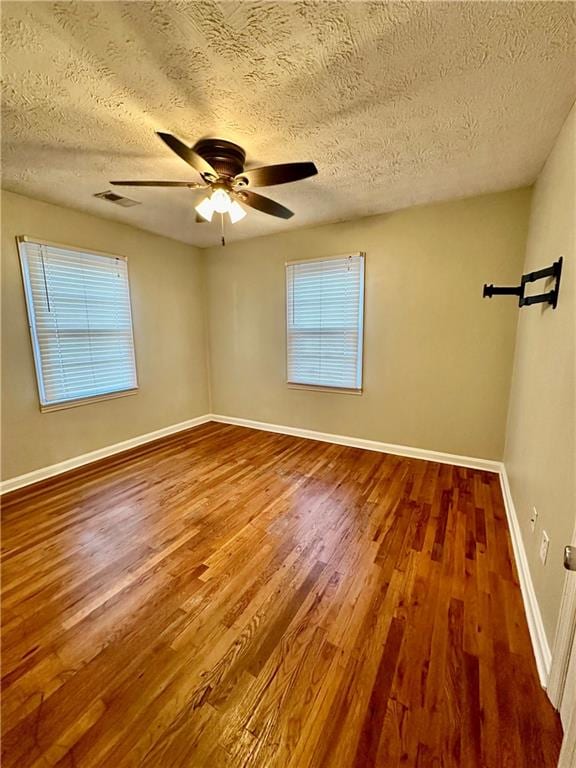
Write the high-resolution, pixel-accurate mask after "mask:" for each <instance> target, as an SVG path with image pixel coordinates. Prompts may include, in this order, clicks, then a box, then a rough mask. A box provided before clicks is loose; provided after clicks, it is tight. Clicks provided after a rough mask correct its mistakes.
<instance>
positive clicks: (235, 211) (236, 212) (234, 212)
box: [228, 200, 246, 224]
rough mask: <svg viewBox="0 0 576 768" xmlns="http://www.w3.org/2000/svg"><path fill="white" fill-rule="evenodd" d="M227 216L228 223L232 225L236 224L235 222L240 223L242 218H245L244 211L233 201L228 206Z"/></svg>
mask: <svg viewBox="0 0 576 768" xmlns="http://www.w3.org/2000/svg"><path fill="white" fill-rule="evenodd" d="M228 215H229V216H230V221H231V222H232V224H236V222H237V221H240V220H241V219H243V218H244V216H246V211H245V210H244V208H242V206H241V205H240V204H239V203H237V202H236V200H233V201H232V203H231V205H230V209H229V211H228Z"/></svg>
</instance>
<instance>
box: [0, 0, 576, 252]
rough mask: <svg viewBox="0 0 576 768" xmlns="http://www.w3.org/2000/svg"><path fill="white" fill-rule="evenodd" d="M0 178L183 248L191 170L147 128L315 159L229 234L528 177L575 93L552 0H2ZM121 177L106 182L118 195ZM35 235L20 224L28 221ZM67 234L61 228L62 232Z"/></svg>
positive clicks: (204, 231) (251, 156)
mask: <svg viewBox="0 0 576 768" xmlns="http://www.w3.org/2000/svg"><path fill="white" fill-rule="evenodd" d="M2 10H3V14H2V15H3V20H2V21H3V29H2V35H3V47H2V65H3V81H4V100H3V113H4V122H3V150H4V154H3V186H5V187H6V188H7V189H10V190H13V191H15V192H20V193H22V194H25V195H30V196H32V197H37V198H41V199H44V200H49V201H52V202H55V203H60V204H62V205H66V206H71V207H74V208H79V209H82V210H85V211H90V212H93V213H96V214H99V215H102V216H105V217H108V218H113V219H118V220H120V221H124V222H128V223H131V224H134V225H136V226H138V227H142V228H144V229H149V230H151V231H153V232H158V233H161V234H163V235H168V236H170V237H174V238H177V239H179V240H184V241H186V242H190V243H194V244H197V245H202V246H205V245H211V244H214V243H217V242H218V228H217V226H215V225H208V224H196V223H195V222H194V215H193V214H194V211H193V204H194V202H195V201H198V199H199V198H198V194H199V193H194V192H191V191H189V190H141V189H134V188H126V189H122V190H120V191H121V192H122V193H123V194H125V195H127V196H129V197H133V198H135V199H136V200H140V201H141V202H142V203H143V205H141V206H137V207H134V208H127V209H123V208H119V207H117V206H114V205H112V204H110V203H107V202H105V201H102V200H97V199H95V198H94V197H92V195H93V194H94V193H96V192H101V191H103V190H106V189H109V184H108V182H109V180H110V179H119V178H135V179H139V178H140V179H154V178H158V179H190V180H193V179H197V176H196V175H195V173H194V171H193V170H192V169H190V168H188V167H187V166H186V164H185V163H183V162H182V161H181V160H180V159H178V158H177V157H176V156H175V155H173V154H172V153H171V152H170V151H169V150H168V149H167V147H165V146H164V145H163V144H162V143H161V142H160V141H159V140H158V139H157V138H156V137H155V135H154V131H157V130H162V131H168V132H171V133H174V134H176V135H178V136H179V137H181V138H182V139H183V140H185V141H187V142H188V143H190V144H193V143H194V142H195V141H196V140H197V139H199V138H200V137H203V136H221V137H223V138H226V139H229V140H231V141H235V142H237V143H239V144H241V145H242V146H243V147H244V148H245V149H246V151H247V155H248V163H247V164H248V165H250V164H252V165H254V166H256V165H263V164H267V163H275V162H276V163H278V162H290V161H297V160H313V161H315V162H316V164H317V166H318V169H319V176H317V177H315V178H312V179H307V180H305V181H301V182H298V183H295V184H289V185H286V186H278V187H270V188H267V189H262V192H263V193H264V194H268V195H269V196H270V197H273V198H275V199H277V200H278V201H279V202H281V203H284V204H285V205H287V206H289V207H290V208H292V209H293V210H294V211H295V213H296V215H295V216H294V218H293V219H292V220H291V221H289V222H285V221H281V220H278V219H274V218H272V217H269V216H266V215H264V214H262V213H259V212H257V211H253V210H251V209H248V210H249V213H248V216H247V217H246V218H245V219H244V221H242V222H241V223H239V224H236V225H234V226H233V227H229V228H228V237H229V239H230V240H232V239H235V238H244V237H251V236H255V235H259V234H265V233H269V232H275V231H279V230H282V229H287V228H291V227H301V226H303V225H310V224H314V223H318V222H326V221H338V220H342V219H350V218H355V217H358V216H365V215H368V214H373V213H379V212H384V211H390V210H394V209H398V208H403V207H407V206H411V205H415V204H420V203H428V202H432V201H437V200H446V199H449V198H454V197H462V196H468V195H476V194H480V193H484V192H491V191H495V190H501V189H506V188H511V187H518V186H521V185H524V184H529V183H531V182H533V181H534V179H535V177H536V175H537V174H538V172H539V171H540V169H541V167H542V165H543V162H544V160H545V158H546V156H547V154H548V152H549V151H550V149H551V147H552V145H553V142H554V139H555V137H556V135H557V134H558V131H559V130H560V127H561V125H562V122H563V120H564V118H565V117H566V115H567V113H568V111H569V109H570V107H571V104H572V102H573V100H574V95H575V77H574V62H575V60H574V55H575V54H574V5H573V4H572V3H568V2H565V3H563V2H561V3H556V2H539V3H531V2H520V3H513V2H511V3H500V2H487V3H483V2H462V3H455V2H452V3H417V2H397V3H381V2H379V3H361V2H353V3H342V2H334V3H326V2H323V3H314V2H301V3H288V2H280V3H261V2H242V3H204V2H156V3H144V2H124V3H116V2H98V3H92V2H75V3H68V2H60V3H44V2H43V3H39V2H14V3H12V2H4V3H2ZM117 191H118V190H117ZM32 234H33V233H32ZM62 239H63V240H66V233H62Z"/></svg>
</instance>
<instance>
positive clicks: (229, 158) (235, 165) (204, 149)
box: [193, 139, 246, 179]
mask: <svg viewBox="0 0 576 768" xmlns="http://www.w3.org/2000/svg"><path fill="white" fill-rule="evenodd" d="M193 150H194V152H196V153H197V154H199V155H200V156H201V157H203V158H204V160H206V161H207V162H208V163H210V165H211V166H212V167H213V168H214V170H216V171H217V173H218V176H220V177H224V178H227V179H232V178H234V176H237V175H238V174H239V173H242V171H243V170H244V163H245V161H246V153H245V152H244V150H243V149H242V147H239V146H238V144H233V143H232V142H231V141H225V140H224V139H201V140H200V141H199V142H197V143H196V144H195V145H194V147H193Z"/></svg>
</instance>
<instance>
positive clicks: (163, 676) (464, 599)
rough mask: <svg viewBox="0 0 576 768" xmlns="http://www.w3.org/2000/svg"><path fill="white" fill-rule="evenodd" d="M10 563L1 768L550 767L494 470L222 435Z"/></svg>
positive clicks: (124, 476)
mask: <svg viewBox="0 0 576 768" xmlns="http://www.w3.org/2000/svg"><path fill="white" fill-rule="evenodd" d="M3 552H4V564H3V592H2V604H3V658H2V664H3V678H2V682H3V740H2V744H3V761H2V765H3V766H4V768H11V767H12V766H14V767H17V768H26V767H27V766H52V765H58V766H67V767H71V766H77V767H81V768H90V767H91V766H94V767H96V766H98V767H99V768H100V767H101V766H114V768H120V767H121V766H145V767H147V768H149V767H150V766H157V767H160V766H161V768H170V767H171V766H185V767H186V768H202V767H205V768H220V767H221V766H222V767H224V766H227V767H229V768H231V767H234V768H240V767H242V768H248V767H251V768H272V767H274V768H370V767H371V766H378V767H379V768H394V767H395V766H408V767H411V766H415V767H417V768H427V767H428V766H430V767H431V766H435V767H436V768H439V767H440V766H454V768H456V767H457V768H476V767H479V768H492V767H493V766H494V767H495V766H511V767H512V766H513V767H514V768H522V767H526V768H528V767H530V768H546V767H547V766H550V767H552V766H555V765H556V760H557V756H558V752H559V746H560V740H561V729H560V725H559V720H558V717H557V715H556V713H554V711H553V710H552V708H551V706H550V704H549V702H548V700H547V698H546V696H545V694H544V692H543V691H542V690H541V688H540V686H539V683H538V678H537V674H536V669H535V664H534V661H533V657H532V652H531V647H530V640H529V636H528V630H527V627H526V621H525V618H524V614H523V610H522V603H521V597H520V591H519V587H518V581H517V577H516V572H515V569H514V566H513V565H512V559H511V544H510V539H509V535H508V531H507V527H506V522H505V516H504V510H503V505H502V499H501V495H500V489H499V483H498V478H497V476H496V475H492V474H489V473H485V472H480V471H475V470H467V469H460V468H456V467H451V466H447V465H440V464H434V463H429V462H423V461H416V460H412V459H403V458H399V457H396V456H390V455H384V454H379V453H373V452H368V451H361V450H358V449H354V448H346V447H342V446H337V445H330V444H327V443H319V442H314V441H309V440H302V439H298V438H293V437H287V436H283V435H277V434H270V433H265V432H258V431H255V430H250V429H244V428H239V427H231V426H226V425H222V424H206V425H204V426H201V427H197V428H195V429H193V430H190V431H188V432H186V433H180V434H179V435H177V436H173V437H170V438H166V439H164V440H162V441H158V442H157V443H155V444H150V445H148V446H145V447H143V448H140V449H137V450H136V451H133V452H131V453H130V454H129V455H124V456H120V457H114V458H113V459H109V460H106V461H105V462H101V463H99V464H98V465H91V466H88V467H86V468H83V469H81V470H76V471H75V472H74V473H69V474H68V475H67V476H62V477H60V478H57V479H54V480H52V481H47V482H45V483H43V484H42V485H39V486H35V487H32V488H30V489H24V490H22V491H16V492H14V493H12V494H10V495H9V496H8V497H6V499H5V501H4V509H3Z"/></svg>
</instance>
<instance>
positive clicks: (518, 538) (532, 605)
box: [500, 464, 552, 688]
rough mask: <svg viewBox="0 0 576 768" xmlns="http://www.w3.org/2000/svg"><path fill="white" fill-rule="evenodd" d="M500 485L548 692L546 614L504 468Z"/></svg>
mask: <svg viewBox="0 0 576 768" xmlns="http://www.w3.org/2000/svg"><path fill="white" fill-rule="evenodd" d="M500 485H501V487H502V497H503V499H504V507H505V509H506V517H507V519H508V528H509V529H510V536H511V538H512V547H513V549H514V559H515V560H516V568H517V569H518V577H519V579H520V589H521V591H522V599H523V601H524V611H525V613H526V619H527V620H528V629H529V631H530V639H531V640H532V648H533V650H534V657H535V659H536V666H537V667H538V675H539V677H540V683H541V684H542V687H543V688H546V687H547V685H548V680H549V677H550V667H551V663H552V653H551V651H550V645H549V644H548V639H547V637H546V632H545V631H544V624H543V622H542V614H541V613H540V606H539V605H538V600H537V598H536V592H535V591H534V584H533V583H532V576H531V575H530V567H529V565H528V558H527V557H526V550H525V548H524V541H523V539H522V533H521V532H520V525H519V523H518V516H517V514H516V507H515V506H514V500H513V498H512V491H511V490H510V483H509V482H508V475H507V473H506V467H505V466H504V464H502V468H501V470H500Z"/></svg>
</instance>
